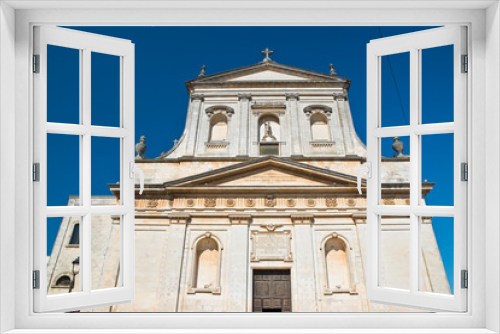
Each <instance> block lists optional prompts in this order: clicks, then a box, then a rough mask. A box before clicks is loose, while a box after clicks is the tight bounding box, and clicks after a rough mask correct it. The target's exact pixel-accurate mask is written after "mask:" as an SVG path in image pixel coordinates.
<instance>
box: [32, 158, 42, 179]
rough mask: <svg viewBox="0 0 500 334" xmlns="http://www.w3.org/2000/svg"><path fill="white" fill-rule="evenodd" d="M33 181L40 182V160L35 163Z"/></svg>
mask: <svg viewBox="0 0 500 334" xmlns="http://www.w3.org/2000/svg"><path fill="white" fill-rule="evenodd" d="M33 181H34V182H40V163H38V162H35V163H34V164H33Z"/></svg>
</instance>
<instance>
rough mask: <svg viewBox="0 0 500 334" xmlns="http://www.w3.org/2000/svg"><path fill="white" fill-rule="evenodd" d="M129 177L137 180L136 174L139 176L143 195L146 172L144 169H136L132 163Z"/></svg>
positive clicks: (140, 190)
mask: <svg viewBox="0 0 500 334" xmlns="http://www.w3.org/2000/svg"><path fill="white" fill-rule="evenodd" d="M129 173H130V174H129V176H130V178H131V179H134V178H135V174H139V186H140V189H139V195H142V192H143V191H144V172H143V171H142V169H140V168H138V167H135V164H134V162H133V161H130V163H129Z"/></svg>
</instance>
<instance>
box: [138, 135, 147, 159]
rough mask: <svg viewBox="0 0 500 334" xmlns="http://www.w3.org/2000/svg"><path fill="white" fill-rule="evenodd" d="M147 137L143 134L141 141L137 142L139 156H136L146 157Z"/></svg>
mask: <svg viewBox="0 0 500 334" xmlns="http://www.w3.org/2000/svg"><path fill="white" fill-rule="evenodd" d="M145 142H146V137H145V136H141V139H140V141H139V142H138V143H137V144H135V151H136V152H137V156H136V157H135V158H136V159H146V156H145V155H144V152H146V148H147V146H146V144H145Z"/></svg>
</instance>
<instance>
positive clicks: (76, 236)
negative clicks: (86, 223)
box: [69, 224, 80, 245]
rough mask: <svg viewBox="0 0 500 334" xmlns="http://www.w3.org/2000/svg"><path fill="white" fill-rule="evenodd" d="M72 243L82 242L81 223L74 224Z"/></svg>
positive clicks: (70, 240) (70, 241)
mask: <svg viewBox="0 0 500 334" xmlns="http://www.w3.org/2000/svg"><path fill="white" fill-rule="evenodd" d="M69 244H70V245H79V244H80V224H75V225H73V233H72V234H71V239H69Z"/></svg>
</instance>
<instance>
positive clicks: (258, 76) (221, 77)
mask: <svg viewBox="0 0 500 334" xmlns="http://www.w3.org/2000/svg"><path fill="white" fill-rule="evenodd" d="M244 82H247V83H252V82H304V83H305V82H316V83H317V82H323V83H324V82H330V83H346V82H349V80H348V79H345V78H342V77H339V76H337V75H329V74H326V73H321V72H316V71H311V70H306V69H301V68H298V67H293V66H288V65H283V64H279V63H276V62H268V63H263V62H261V63H258V64H254V65H250V66H246V67H241V68H237V69H234V70H229V71H225V72H220V73H215V74H211V75H205V76H201V77H199V78H196V79H193V80H190V81H188V82H187V83H186V84H187V86H188V87H189V86H192V85H197V84H205V85H206V84H215V83H219V84H221V83H227V84H229V83H234V84H236V83H244Z"/></svg>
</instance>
